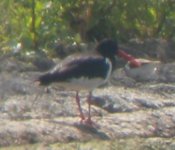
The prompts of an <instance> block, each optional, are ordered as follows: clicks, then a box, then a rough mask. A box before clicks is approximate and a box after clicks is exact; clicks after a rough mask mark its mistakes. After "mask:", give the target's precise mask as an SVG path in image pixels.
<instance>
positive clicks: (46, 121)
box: [0, 45, 175, 150]
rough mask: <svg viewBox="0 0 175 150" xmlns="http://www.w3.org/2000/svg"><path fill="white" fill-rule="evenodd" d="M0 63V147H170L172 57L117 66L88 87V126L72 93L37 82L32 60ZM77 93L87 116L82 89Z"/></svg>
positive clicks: (174, 142)
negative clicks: (96, 85) (107, 80)
mask: <svg viewBox="0 0 175 150" xmlns="http://www.w3.org/2000/svg"><path fill="white" fill-rule="evenodd" d="M125 47H126V46H125ZM134 48H135V45H134ZM141 56H143V55H140V57H141ZM150 58H153V57H150ZM154 59H155V58H154ZM1 62H2V63H1V64H0V147H1V148H0V149H77V150H78V149H82V150H87V149H88V150H89V149H92V150H94V149H105V150H108V149H109V150H112V149H129V150H130V149H131V150H132V149H145V150H147V149H153V150H154V149H172V150H174V149H175V139H174V136H175V98H174V97H175V64H174V63H173V62H172V61H169V62H166V63H160V62H157V61H156V62H155V61H152V62H151V63H150V64H147V65H144V66H142V67H141V68H137V69H128V68H127V67H119V68H118V69H117V70H116V71H115V72H114V73H113V75H112V77H111V80H110V83H109V84H107V85H104V86H103V87H100V88H98V89H96V90H94V91H93V99H92V104H93V106H92V116H93V117H92V119H93V122H94V124H93V127H89V126H87V125H83V124H80V122H79V121H80V120H79V117H78V111H77V106H76V102H75V92H74V91H66V90H61V89H59V88H58V87H56V86H54V85H53V86H52V85H51V86H50V87H48V88H47V89H46V88H45V87H39V86H36V85H35V84H34V80H35V78H36V77H37V76H38V75H39V74H41V70H39V69H38V68H37V67H36V66H34V64H33V63H26V61H22V60H18V59H17V58H16V57H13V56H10V57H8V58H5V59H1ZM80 96H81V104H82V107H83V111H84V113H85V114H86V115H87V110H88V106H87V103H86V96H87V93H86V91H82V92H81V95H80Z"/></svg>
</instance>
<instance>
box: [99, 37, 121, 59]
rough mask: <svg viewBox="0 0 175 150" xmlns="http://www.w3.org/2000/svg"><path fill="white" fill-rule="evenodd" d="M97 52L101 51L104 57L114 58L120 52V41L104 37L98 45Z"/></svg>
mask: <svg viewBox="0 0 175 150" xmlns="http://www.w3.org/2000/svg"><path fill="white" fill-rule="evenodd" d="M96 50H97V52H99V53H100V54H101V55H102V56H103V57H108V58H110V59H111V58H114V57H115V55H116V54H117V52H118V43H117V41H115V40H112V39H104V40H102V41H101V42H99V44H98V45H97V47H96Z"/></svg>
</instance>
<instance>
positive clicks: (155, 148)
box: [0, 138, 175, 150]
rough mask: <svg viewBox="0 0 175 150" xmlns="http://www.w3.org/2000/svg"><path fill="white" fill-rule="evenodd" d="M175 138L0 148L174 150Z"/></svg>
mask: <svg viewBox="0 0 175 150" xmlns="http://www.w3.org/2000/svg"><path fill="white" fill-rule="evenodd" d="M174 149H175V138H127V139H116V140H111V141H102V140H92V141H88V142H70V143H54V144H33V145H21V146H11V147H2V148H0V150H174Z"/></svg>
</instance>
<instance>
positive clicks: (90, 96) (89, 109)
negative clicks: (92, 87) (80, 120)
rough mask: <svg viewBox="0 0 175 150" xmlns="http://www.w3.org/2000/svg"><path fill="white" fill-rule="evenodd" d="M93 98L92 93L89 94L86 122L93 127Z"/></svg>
mask: <svg viewBox="0 0 175 150" xmlns="http://www.w3.org/2000/svg"><path fill="white" fill-rule="evenodd" d="M91 98H92V91H90V92H89V96H88V98H87V103H88V119H87V120H86V123H88V124H90V125H92V120H91Z"/></svg>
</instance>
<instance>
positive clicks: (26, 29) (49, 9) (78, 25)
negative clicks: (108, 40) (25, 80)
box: [0, 0, 175, 52]
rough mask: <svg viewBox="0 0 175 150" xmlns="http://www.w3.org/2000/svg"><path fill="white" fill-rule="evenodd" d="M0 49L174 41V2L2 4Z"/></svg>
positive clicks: (12, 0)
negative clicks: (157, 39) (104, 41)
mask: <svg viewBox="0 0 175 150" xmlns="http://www.w3.org/2000/svg"><path fill="white" fill-rule="evenodd" d="M0 9H1V14H0V15H1V17H0V41H1V43H0V48H1V49H2V50H3V52H7V51H9V50H11V49H12V48H13V47H14V46H16V45H17V44H19V43H21V44H22V46H23V47H25V49H26V50H38V49H41V48H42V49H52V48H53V45H54V44H55V43H56V42H57V41H59V40H61V41H62V40H63V41H67V42H73V41H75V42H81V41H94V40H99V39H102V38H105V37H113V38H118V39H119V40H121V41H127V40H129V39H130V38H139V39H144V38H149V37H162V38H167V39H173V38H174V34H173V33H174V32H173V31H174V30H175V11H174V10H175V2H174V1H173V0H147V1H143V0H103V1H101V0H1V2H0Z"/></svg>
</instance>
